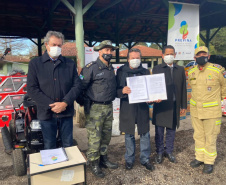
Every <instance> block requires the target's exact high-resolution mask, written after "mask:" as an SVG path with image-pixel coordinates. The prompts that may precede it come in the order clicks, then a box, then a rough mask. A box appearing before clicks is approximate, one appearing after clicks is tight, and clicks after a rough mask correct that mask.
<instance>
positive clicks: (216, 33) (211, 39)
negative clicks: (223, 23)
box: [210, 27, 222, 41]
mask: <svg viewBox="0 0 226 185" xmlns="http://www.w3.org/2000/svg"><path fill="white" fill-rule="evenodd" d="M221 28H222V27H219V28H218V29H217V30H216V31H215V33H214V34H213V35H212V36H211V37H210V41H211V40H212V39H213V38H214V37H215V35H216V34H217V33H218V31H220V29H221Z"/></svg>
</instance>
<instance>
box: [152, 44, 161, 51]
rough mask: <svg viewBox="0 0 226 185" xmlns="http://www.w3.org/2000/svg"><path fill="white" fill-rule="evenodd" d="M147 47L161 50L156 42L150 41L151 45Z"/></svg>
mask: <svg viewBox="0 0 226 185" xmlns="http://www.w3.org/2000/svg"><path fill="white" fill-rule="evenodd" d="M149 47H150V48H154V49H159V50H161V48H160V47H159V46H158V45H157V44H156V43H151V45H150V46H149Z"/></svg>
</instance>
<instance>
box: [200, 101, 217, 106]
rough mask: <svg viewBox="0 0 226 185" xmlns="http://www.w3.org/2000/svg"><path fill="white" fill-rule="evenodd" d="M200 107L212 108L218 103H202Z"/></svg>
mask: <svg viewBox="0 0 226 185" xmlns="http://www.w3.org/2000/svg"><path fill="white" fill-rule="evenodd" d="M202 105H203V107H213V106H217V105H218V102H217V101H215V102H208V103H203V104H202Z"/></svg>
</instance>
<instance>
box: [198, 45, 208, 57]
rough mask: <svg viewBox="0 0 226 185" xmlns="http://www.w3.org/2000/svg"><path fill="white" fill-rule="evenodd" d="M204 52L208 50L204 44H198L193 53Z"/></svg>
mask: <svg viewBox="0 0 226 185" xmlns="http://www.w3.org/2000/svg"><path fill="white" fill-rule="evenodd" d="M201 51H202V52H205V53H208V52H209V50H208V48H207V47H206V46H200V47H198V48H196V49H195V55H197V54H198V53H199V52H201Z"/></svg>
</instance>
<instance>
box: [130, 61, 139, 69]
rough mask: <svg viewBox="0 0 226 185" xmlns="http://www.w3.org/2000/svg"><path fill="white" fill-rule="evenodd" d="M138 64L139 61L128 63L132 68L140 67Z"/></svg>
mask: <svg viewBox="0 0 226 185" xmlns="http://www.w3.org/2000/svg"><path fill="white" fill-rule="evenodd" d="M140 63H141V61H140V59H131V60H130V61H129V65H130V67H132V68H138V67H139V66H140Z"/></svg>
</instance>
